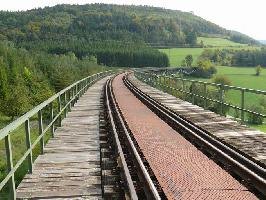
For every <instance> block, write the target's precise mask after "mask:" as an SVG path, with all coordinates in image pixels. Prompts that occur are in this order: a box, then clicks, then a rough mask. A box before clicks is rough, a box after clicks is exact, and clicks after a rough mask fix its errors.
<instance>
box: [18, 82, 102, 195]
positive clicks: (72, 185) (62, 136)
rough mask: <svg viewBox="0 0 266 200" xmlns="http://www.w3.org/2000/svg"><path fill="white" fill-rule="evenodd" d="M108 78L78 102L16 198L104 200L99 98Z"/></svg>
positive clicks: (40, 157)
mask: <svg viewBox="0 0 266 200" xmlns="http://www.w3.org/2000/svg"><path fill="white" fill-rule="evenodd" d="M106 80H107V78H105V79H103V80H101V81H99V82H97V83H96V84H94V85H93V86H91V87H90V88H89V89H88V91H87V92H86V93H85V94H84V95H83V96H82V97H81V98H80V99H79V100H78V102H77V103H76V104H75V106H74V107H72V108H71V112H69V113H68V115H67V117H66V118H65V119H64V120H62V127H59V128H58V129H56V131H55V132H54V137H53V138H51V139H50V140H49V142H48V144H47V145H46V146H45V148H44V155H40V156H39V157H38V158H37V159H36V161H35V163H34V164H33V172H32V174H27V175H26V176H25V177H24V179H23V181H22V182H21V183H20V185H19V186H18V188H17V198H27V199H31V198H38V199H39V198H48V199H50V198H53V199H56V198H60V199H62V198H63V199H101V195H102V191H101V169H100V144H99V113H100V109H101V106H100V96H101V92H102V88H103V85H104V83H105V81H106Z"/></svg>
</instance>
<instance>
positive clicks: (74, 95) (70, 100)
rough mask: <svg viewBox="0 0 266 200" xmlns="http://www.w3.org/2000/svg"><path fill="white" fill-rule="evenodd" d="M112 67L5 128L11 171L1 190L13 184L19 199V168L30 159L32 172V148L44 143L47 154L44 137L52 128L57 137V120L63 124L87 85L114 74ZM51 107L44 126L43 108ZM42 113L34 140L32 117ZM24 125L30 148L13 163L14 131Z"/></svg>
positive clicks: (11, 196) (2, 135) (1, 134)
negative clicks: (17, 173) (16, 184)
mask: <svg viewBox="0 0 266 200" xmlns="http://www.w3.org/2000/svg"><path fill="white" fill-rule="evenodd" d="M111 73H112V71H106V72H101V73H98V74H94V75H92V76H89V77H87V78H84V79H82V80H80V81H78V82H76V83H74V84H72V85H70V86H69V87H67V88H66V89H64V90H62V91H60V92H59V93H57V94H56V95H54V96H52V97H51V98H49V99H48V100H47V101H45V102H43V103H42V104H40V105H38V106H37V107H35V108H34V109H32V110H31V111H29V112H28V113H26V114H25V115H23V116H22V117H20V118H18V119H17V120H15V121H14V122H12V123H11V124H9V125H8V126H6V127H5V128H3V129H2V130H0V141H1V140H4V141H5V142H4V143H5V151H6V163H7V170H8V174H7V175H6V177H5V178H4V179H3V180H2V182H1V183H0V192H1V190H2V189H3V188H4V186H6V185H7V184H8V187H9V199H16V188H15V172H16V171H17V169H18V168H19V167H20V166H21V165H22V163H23V162H24V161H26V160H27V162H28V168H29V169H28V172H29V173H32V165H33V159H32V152H33V149H34V148H35V147H36V146H37V144H38V143H39V144H40V152H41V154H43V152H44V137H45V134H46V133H47V132H48V130H51V136H52V137H54V131H55V123H58V126H61V121H62V115H63V117H66V115H67V112H68V111H71V108H72V107H73V106H74V104H75V103H76V102H77V100H78V99H79V98H80V97H81V96H82V95H83V94H84V93H85V92H86V91H87V89H88V88H89V87H90V86H91V85H92V84H93V83H94V82H95V81H97V80H99V79H100V78H102V77H105V76H107V75H110V74H111ZM55 103H57V111H56V115H55V110H54V104H55ZM47 107H48V108H49V115H50V116H49V117H50V120H49V124H48V125H47V126H46V127H45V128H44V126H43V110H44V109H45V108H47ZM35 115H38V129H39V135H38V137H37V139H36V140H35V141H34V142H33V143H32V142H31V127H30V119H31V118H32V117H33V116H35ZM21 125H23V126H24V127H25V134H26V144H25V145H26V148H27V150H26V152H25V153H24V155H23V156H22V157H21V158H20V159H19V161H18V162H17V163H16V165H15V166H14V164H13V156H12V153H13V152H12V146H11V145H12V144H11V133H12V132H13V131H14V130H15V129H17V128H18V127H20V126H21Z"/></svg>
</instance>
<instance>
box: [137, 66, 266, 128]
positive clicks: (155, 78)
mask: <svg viewBox="0 0 266 200" xmlns="http://www.w3.org/2000/svg"><path fill="white" fill-rule="evenodd" d="M135 75H136V77H137V78H138V79H140V80H142V81H143V82H145V83H147V84H149V85H151V86H153V87H157V88H159V89H162V90H163V91H164V92H168V93H171V94H174V93H175V92H181V93H183V94H186V95H190V96H191V103H192V104H195V98H196V97H197V98H200V99H203V100H204V106H203V107H204V108H205V109H206V108H207V105H208V101H211V102H215V103H217V104H218V105H219V110H220V112H219V113H220V114H223V109H224V107H225V106H227V107H230V108H233V109H236V110H239V111H240V118H241V122H242V123H244V122H245V113H251V114H253V115H256V116H258V117H262V118H266V115H265V114H263V113H258V112H254V111H252V110H249V109H247V108H246V106H245V95H246V93H251V94H258V95H264V96H265V95H266V91H261V90H254V89H248V88H242V87H236V86H229V85H222V84H216V83H209V82H204V81H198V80H190V79H184V78H178V77H170V76H165V75H158V74H154V73H152V72H141V71H135ZM187 84H188V85H190V89H189V90H188V89H187V87H186V85H187ZM196 85H198V86H203V88H204V89H203V91H204V92H203V94H199V93H197V92H196V91H195V87H196ZM207 86H212V87H214V88H216V90H217V91H218V94H219V95H218V96H219V98H217V99H213V98H210V97H208V94H207ZM228 90H234V91H239V92H240V105H233V104H231V103H227V102H225V95H224V93H225V91H228Z"/></svg>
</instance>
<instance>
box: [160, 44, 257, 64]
mask: <svg viewBox="0 0 266 200" xmlns="http://www.w3.org/2000/svg"><path fill="white" fill-rule="evenodd" d="M220 48H221V49H225V48H230V49H236V50H237V49H239V50H240V49H249V50H256V49H260V47H256V46H243V47H220ZM204 49H217V48H215V47H212V48H172V49H159V51H161V52H164V53H166V54H167V55H168V58H169V60H170V67H180V65H181V62H182V60H184V58H185V57H186V56H187V55H188V54H191V55H192V56H193V64H194V65H195V64H196V63H197V59H198V57H199V56H200V55H201V53H202V52H203V51H204Z"/></svg>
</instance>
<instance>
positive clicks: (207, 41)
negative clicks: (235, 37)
mask: <svg viewBox="0 0 266 200" xmlns="http://www.w3.org/2000/svg"><path fill="white" fill-rule="evenodd" d="M201 41H202V42H203V44H204V46H213V47H244V46H248V45H247V44H240V43H236V42H233V41H230V40H228V39H224V38H208V37H198V38H197V42H198V43H199V44H200V42H201Z"/></svg>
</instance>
